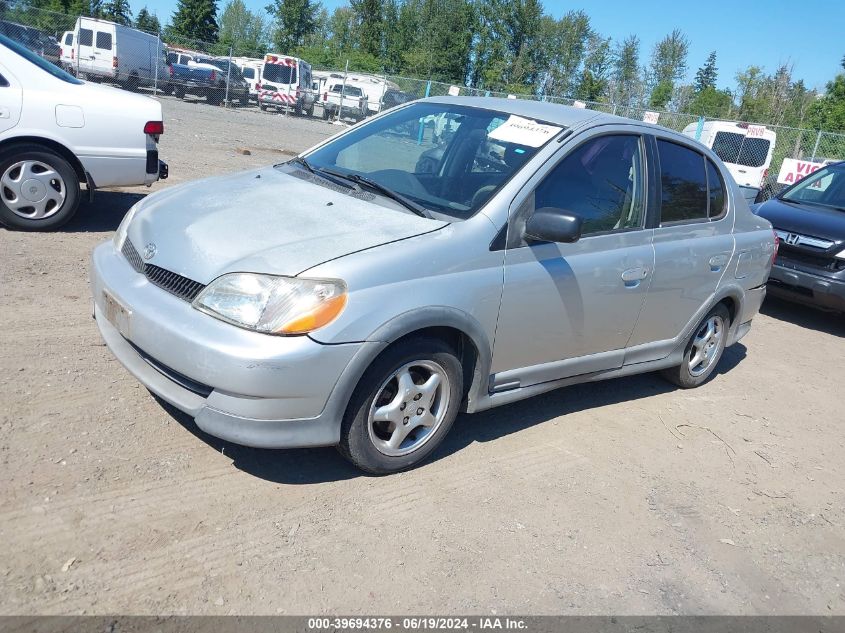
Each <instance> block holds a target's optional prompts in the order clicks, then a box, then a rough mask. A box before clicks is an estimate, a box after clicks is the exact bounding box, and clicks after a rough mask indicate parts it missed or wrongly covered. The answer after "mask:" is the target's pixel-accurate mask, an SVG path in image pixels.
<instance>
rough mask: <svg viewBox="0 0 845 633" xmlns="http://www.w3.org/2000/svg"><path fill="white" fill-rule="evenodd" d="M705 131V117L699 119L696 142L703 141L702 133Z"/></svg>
mask: <svg viewBox="0 0 845 633" xmlns="http://www.w3.org/2000/svg"><path fill="white" fill-rule="evenodd" d="M703 130H704V117H703V116H700V117H698V127H696V128H695V140H696V141H700V140H701V132H702V131H703Z"/></svg>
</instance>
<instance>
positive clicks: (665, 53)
mask: <svg viewBox="0 0 845 633" xmlns="http://www.w3.org/2000/svg"><path fill="white" fill-rule="evenodd" d="M688 52H689V40H688V39H687V37H686V35H684V34H683V32H682V31H681V30H680V29H675V30H674V31H672V32H671V33H670V34H669V35H667V36H666V37H664V38H663V39H662V40H660V41H659V42H658V43H657V44H655V46H654V50H653V51H652V53H651V63H650V67H649V73H648V79H649V84H650V86H651V97H650V99H649V105H650V106H651V107H653V108H664V107H666V104H667V103H668V102H669V100H670V99H671V98H672V92H673V91H674V88H675V82H676V81H678V80H680V79H682V78H683V77H684V75H685V74H686V71H687V53H688Z"/></svg>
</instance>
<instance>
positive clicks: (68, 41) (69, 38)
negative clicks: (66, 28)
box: [65, 33, 73, 46]
mask: <svg viewBox="0 0 845 633" xmlns="http://www.w3.org/2000/svg"><path fill="white" fill-rule="evenodd" d="M65 44H67V45H68V46H73V33H68V34H67V35H65Z"/></svg>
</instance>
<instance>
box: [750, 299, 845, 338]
mask: <svg viewBox="0 0 845 633" xmlns="http://www.w3.org/2000/svg"><path fill="white" fill-rule="evenodd" d="M760 312H761V313H762V314H765V315H766V316H769V317H772V318H773V319H777V320H778V321H787V322H789V323H794V324H795V325H800V326H801V327H804V328H807V329H811V330H817V331H819V332H824V333H825V334H831V335H833V336H841V337H845V315H842V314H839V313H838V312H830V311H826V310H820V309H818V308H814V307H813V306H808V305H804V304H801V303H794V302H792V301H787V300H785V299H781V298H780V297H774V296H771V295H769V296H768V297H766V300H765V301H764V302H763V305H762V307H761V308H760Z"/></svg>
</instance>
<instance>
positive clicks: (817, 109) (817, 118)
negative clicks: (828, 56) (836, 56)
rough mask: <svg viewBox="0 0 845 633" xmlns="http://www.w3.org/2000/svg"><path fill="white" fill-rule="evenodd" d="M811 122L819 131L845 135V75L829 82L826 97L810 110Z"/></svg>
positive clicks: (843, 63)
mask: <svg viewBox="0 0 845 633" xmlns="http://www.w3.org/2000/svg"><path fill="white" fill-rule="evenodd" d="M842 67H843V68H845V58H843V60H842ZM809 122H810V124H811V125H812V126H813V127H814V128H816V129H818V130H825V131H827V132H843V133H845V73H842V74H839V75H837V76H836V77H835V78H834V79H833V81H830V82H828V84H827V92H826V93H825V95H824V96H823V97H822V98H821V99H818V100H817V101H816V102H815V103H814V104H813V105H812V106H811V108H810V112H809Z"/></svg>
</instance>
